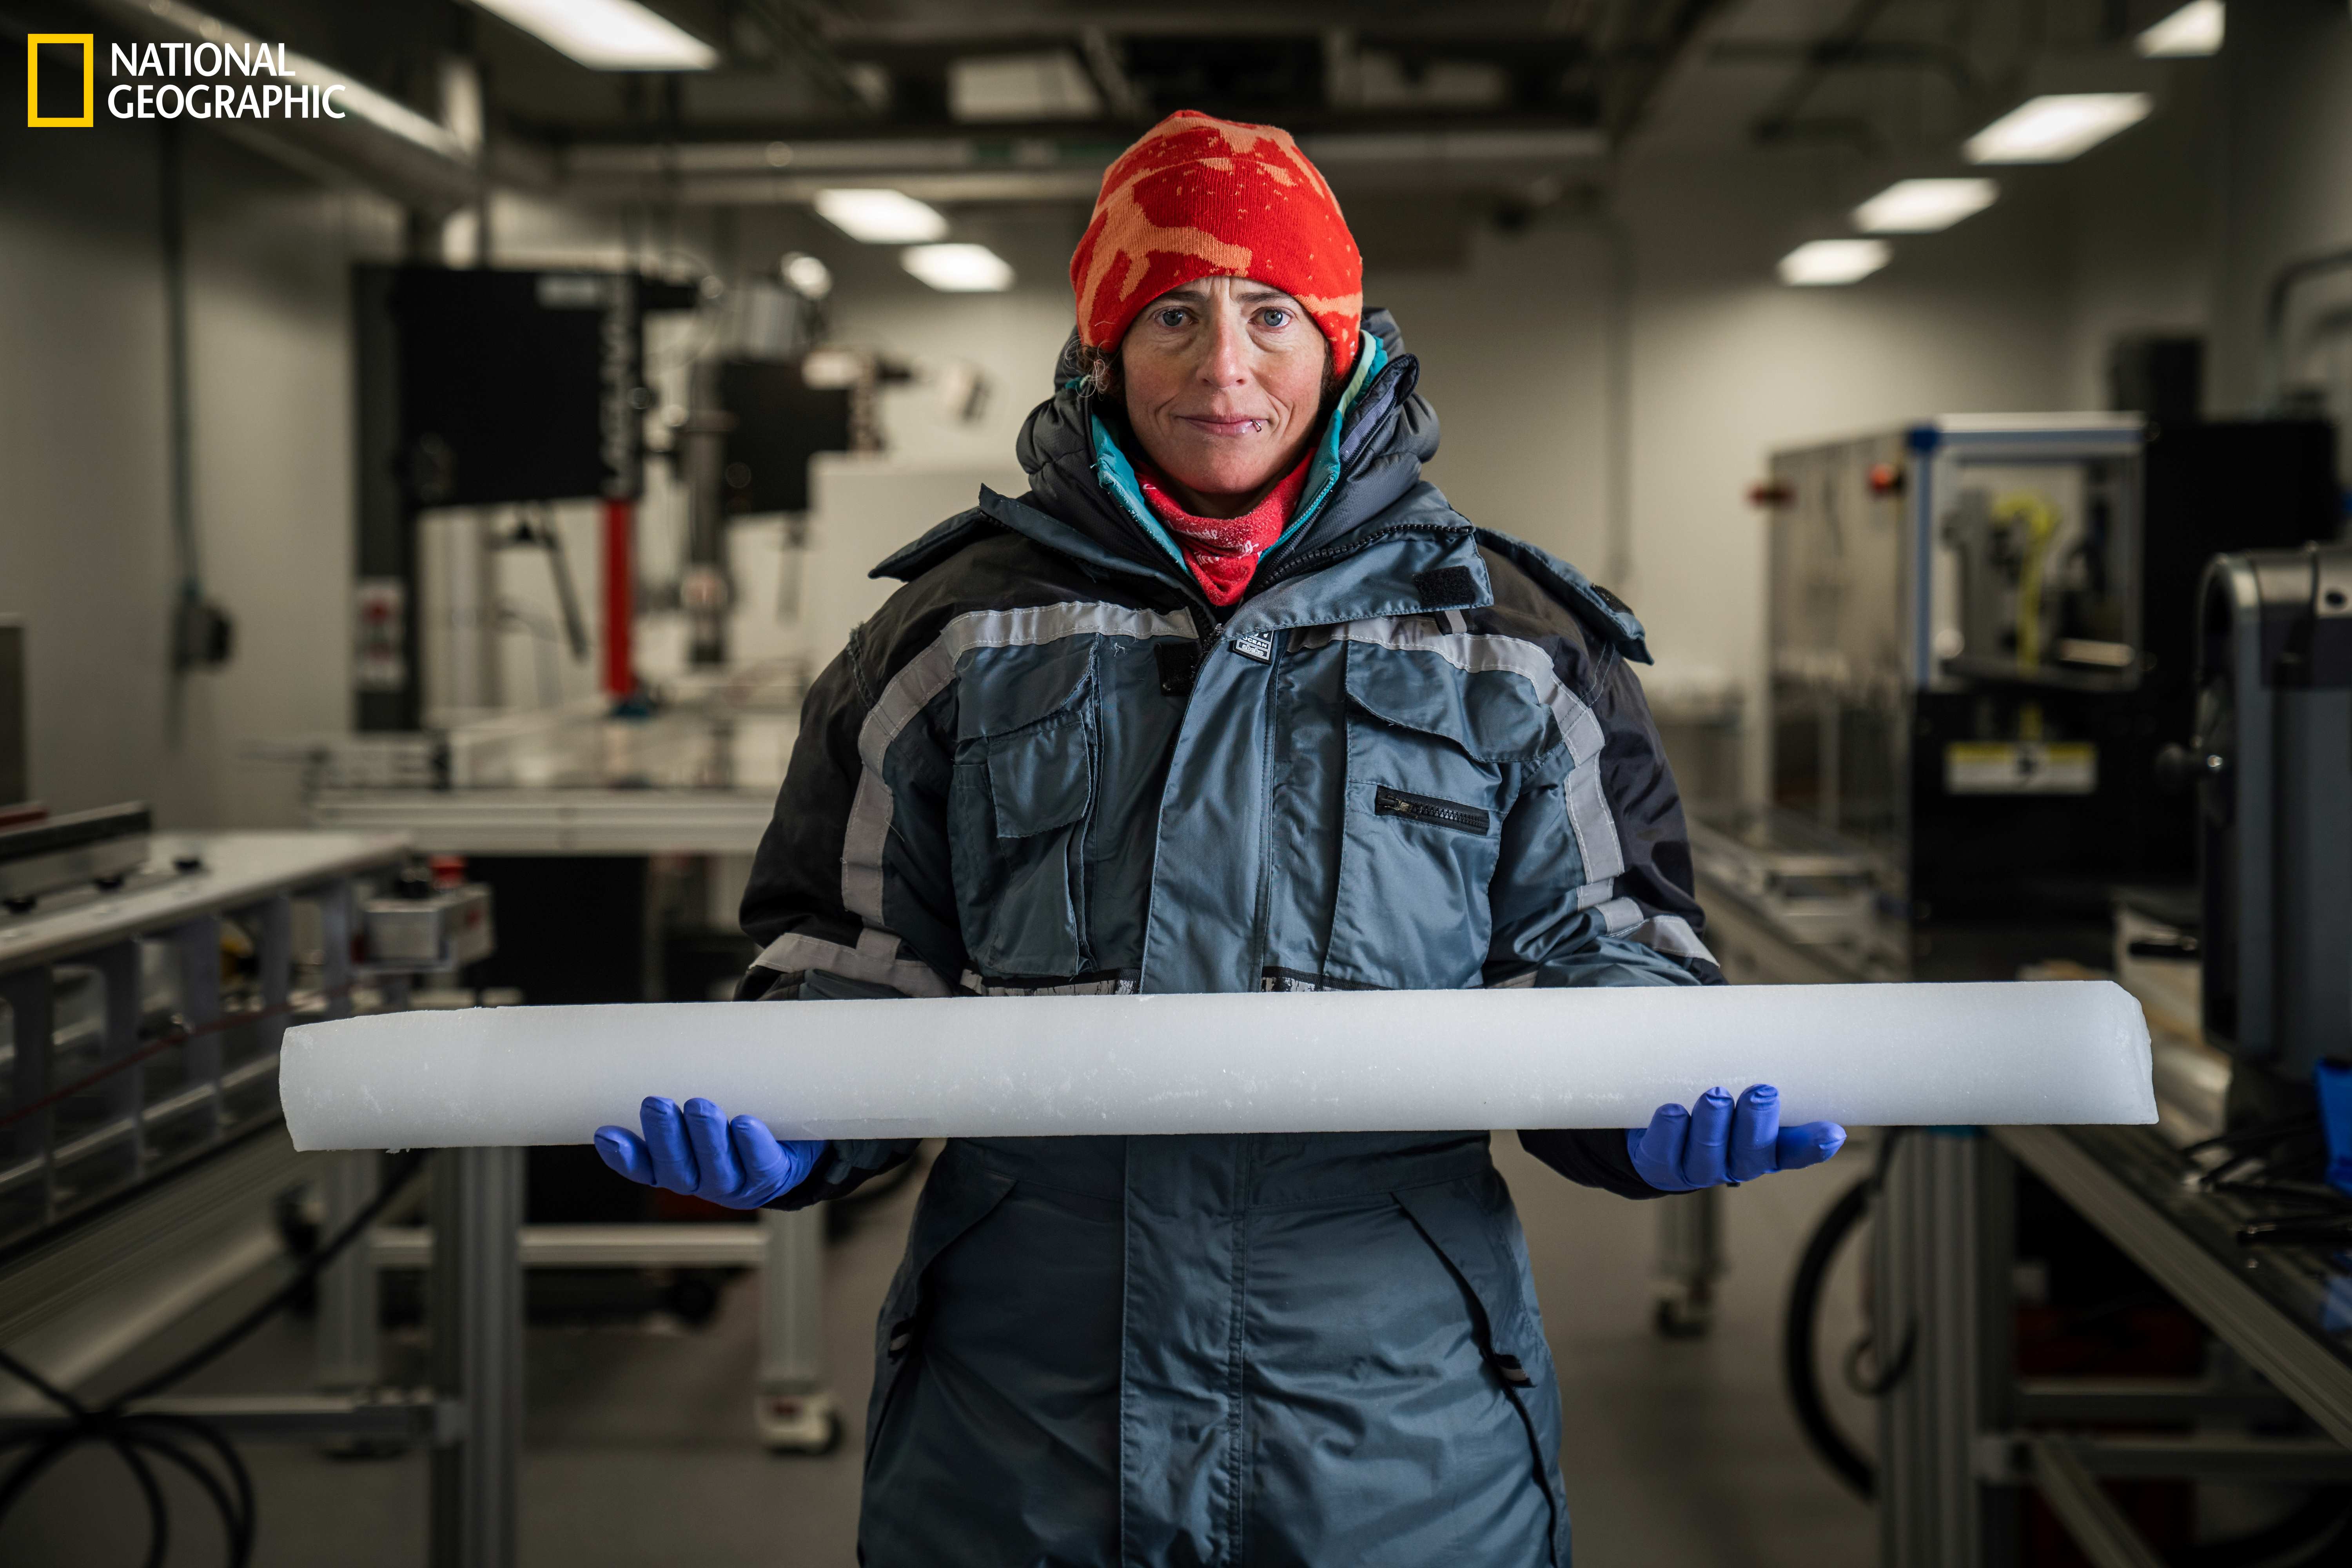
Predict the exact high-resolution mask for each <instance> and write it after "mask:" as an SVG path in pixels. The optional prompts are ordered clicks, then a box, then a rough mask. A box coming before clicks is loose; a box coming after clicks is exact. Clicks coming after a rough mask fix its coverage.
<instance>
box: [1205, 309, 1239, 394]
mask: <svg viewBox="0 0 2352 1568" xmlns="http://www.w3.org/2000/svg"><path fill="white" fill-rule="evenodd" d="M1249 377H1250V341H1249V334H1248V333H1247V332H1246V331H1243V330H1242V326H1241V323H1240V322H1238V321H1232V320H1230V319H1228V318H1226V317H1223V316H1219V317H1216V318H1214V319H1213V320H1212V321H1210V323H1209V334H1208V342H1207V343H1206V345H1205V348H1204V351H1203V353H1202V359H1201V379H1202V380H1203V381H1206V382H1208V383H1209V384H1211V385H1213V386H1238V385H1240V384H1243V383H1244V382H1246V381H1248V380H1249Z"/></svg>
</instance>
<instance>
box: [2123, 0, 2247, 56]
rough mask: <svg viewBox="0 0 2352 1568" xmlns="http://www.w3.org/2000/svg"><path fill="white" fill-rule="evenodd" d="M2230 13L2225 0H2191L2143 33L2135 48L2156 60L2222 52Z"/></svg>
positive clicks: (2134, 45)
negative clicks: (2222, 2) (2224, 28)
mask: <svg viewBox="0 0 2352 1568" xmlns="http://www.w3.org/2000/svg"><path fill="white" fill-rule="evenodd" d="M2228 16H2229V13H2228V11H2227V10H2226V9H2225V8H2224V7H2223V5H2221V0H2189V4H2188V5H2183V6H2182V7H2181V8H2180V9H2179V10H2178V11H2175V12H2174V13H2173V14H2172V15H2171V16H2167V17H2166V18H2165V19H2164V20H2163V21H2161V22H2158V24H2157V25H2156V26H2153V27H2150V28H2149V29H2148V30H2147V31H2146V32H2145V33H2142V34H2141V35H2140V36H2139V38H2138V40H2137V42H2136V43H2134V44H2133V45H2132V47H2134V48H2136V49H2137V50H2138V51H2139V52H2140V53H2141V54H2143V55H2145V56H2147V58H2149V59H2152V60H2185V59H2195V58H2199V57H2200V56H2203V55H2218V54H2220V53H2221V34H2222V31H2223V23H2224V22H2225V21H2226V19H2227V17H2228Z"/></svg>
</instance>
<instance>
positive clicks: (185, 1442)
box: [0, 1150, 425, 1568]
mask: <svg viewBox="0 0 2352 1568" xmlns="http://www.w3.org/2000/svg"><path fill="white" fill-rule="evenodd" d="M424 1168H425V1152H424V1151H422V1150H415V1151H412V1152H409V1153H408V1154H407V1155H405V1156H404V1157H403V1159H402V1160H401V1162H400V1163H398V1164H396V1165H395V1166H394V1168H393V1170H392V1172H391V1173H390V1174H389V1175H388V1176H387V1177H386V1178H385V1180H384V1183H383V1186H382V1187H381V1188H380V1189H379V1190H378V1191H377V1193H376V1194H375V1196H374V1197H373V1198H371V1199H369V1200H368V1201H367V1203H366V1204H365V1205H362V1207H361V1209H360V1211H359V1212H358V1213H357V1214H355V1215H352V1217H351V1218H350V1220H348V1221H347V1222H345V1224H344V1226H343V1227H342V1228H341V1230H339V1231H337V1232H336V1233H335V1234H334V1235H333V1236H332V1237H329V1238H328V1240H327V1241H326V1243H325V1244H324V1245H323V1246H321V1247H319V1248H318V1249H317V1250H316V1251H314V1252H312V1253H311V1254H310V1257H308V1258H304V1259H303V1260H302V1264H301V1266H300V1267H299V1268H297V1269H296V1270H295V1271H294V1273H293V1275H292V1276H291V1277H290V1278H289V1279H287V1280H286V1281H285V1283H283V1284H282V1285H280V1286H279V1287H278V1289H275V1290H273V1291H271V1292H270V1293H269V1295H268V1297H267V1298H265V1299H264V1300H262V1301H261V1302H260V1303H259V1304H257V1306H255V1307H253V1308H252V1309H250V1310H247V1311H246V1312H245V1313H244V1314H242V1315H241V1316H239V1317H238V1318H237V1320H236V1321H235V1322H233V1323H231V1324H230V1325H229V1326H228V1327H227V1328H226V1329H223V1330H222V1331H219V1332H218V1333H216V1334H215V1335H213V1336H212V1337H211V1338H210V1339H208V1340H206V1341H205V1342H204V1343H203V1344H200V1345H198V1346H197V1347H196V1348H195V1349H194V1350H192V1351H190V1352H187V1353H186V1354H184V1355H183V1356H181V1357H180V1358H179V1359H178V1360H176V1361H174V1362H173V1363H171V1364H170V1365H169V1366H166V1367H165V1368H163V1371H161V1372H158V1373H154V1374H153V1375H152V1376H149V1377H146V1378H142V1380H140V1382H139V1383H138V1384H135V1385H133V1386H132V1387H131V1388H130V1389H129V1390H127V1391H125V1392H124V1393H122V1394H117V1395H116V1396H115V1397H114V1398H113V1399H111V1400H110V1401H108V1402H107V1403H106V1404H105V1405H100V1406H96V1407H93V1406H91V1405H86V1404H84V1403H83V1402H82V1401H81V1400H79V1399H78V1398H76V1397H75V1396H74V1395H73V1394H68V1392H66V1391H65V1390H64V1389H62V1388H59V1387H58V1385H57V1384H53V1383H51V1382H50V1381H49V1380H48V1379H47V1378H46V1377H43V1376H42V1375H41V1374H40V1373H37V1372H36V1371H34V1370H33V1369H32V1368H31V1367H29V1366H26V1364H25V1363H23V1362H20V1361H18V1360H17V1359H16V1357H15V1356H13V1355H11V1354H9V1353H8V1352H6V1351H5V1350H0V1372H5V1373H8V1374H9V1375H10V1376H12V1377H14V1378H16V1380H17V1381H18V1382H20V1383H22V1384H25V1385H26V1387H28V1388H30V1389H32V1390H33V1391H34V1392H35V1393H37V1394H39V1395H40V1396H41V1397H42V1398H44V1399H46V1400H47V1401H48V1402H49V1403H50V1404H52V1405H56V1406H57V1407H58V1409H59V1410H61V1411H63V1412H64V1413H65V1415H66V1416H67V1421H66V1423H65V1424H64V1425H63V1426H58V1427H57V1428H55V1429H53V1430H50V1431H47V1432H31V1433H26V1434H25V1435H23V1436H17V1437H13V1438H8V1439H5V1440H0V1454H6V1453H8V1452H10V1451H12V1450H14V1449H16V1448H21V1447H27V1446H29V1447H31V1449H32V1452H30V1453H28V1454H26V1456H25V1457H24V1458H21V1459H19V1460H18V1461H17V1462H16V1465H15V1467H14V1468H11V1469H10V1470H9V1471H8V1473H7V1475H6V1476H5V1478H0V1524H5V1522H6V1521H7V1517H8V1513H9V1510H11V1509H13V1508H15V1507H16V1503H17V1501H18V1500H19V1499H21V1498H22V1497H23V1496H24V1495H25V1493H26V1491H27V1490H28V1489H30V1488H31V1487H32V1485H33V1483H34V1482H35V1481H37V1480H38V1479H40V1478H41V1477H42V1476H43V1475H45V1474H47V1472H48V1470H49V1469H50V1468H52V1467H53V1466H55V1465H56V1464H57V1463H58V1461H59V1460H60V1459H62V1458H65V1457H66V1456H67V1455H68V1453H70V1452H72V1450H73V1449H75V1448H76V1447H79V1446H80V1445H82V1444H84V1443H101V1444H104V1445H106V1446H107V1447H110V1448H112V1449H113V1450H114V1451H115V1452H116V1453H117V1454H118V1455H120V1456H121V1458H122V1461H123V1464H124V1465H125V1466H126V1467H127V1468H129V1469H130V1470H131V1477H132V1479H134V1480H136V1481H137V1482H138V1484H139V1489H140V1492H141V1495H142V1498H143V1499H144V1500H145V1501H146V1504H147V1518H148V1542H147V1563H148V1568H162V1563H163V1554H164V1552H166V1551H167V1550H168V1549H169V1545H170V1540H171V1523H170V1512H169V1510H168V1507H167V1506H166V1504H165V1501H164V1498H163V1489H162V1487H161V1486H160V1485H159V1484H158V1483H157V1481H156V1479H155V1474H154V1470H153V1468H152V1466H150V1465H149V1464H148V1463H147V1456H150V1455H152V1456H153V1457H154V1458H159V1459H162V1460H163V1461H165V1462H166V1463H169V1464H171V1465H173V1466H176V1467H177V1468H180V1469H181V1470H184V1471H185V1472H186V1473H187V1475H188V1476H189V1478H190V1479H193V1480H194V1482H195V1484H196V1486H197V1488H198V1489H200V1490H202V1491H203V1492H204V1494H205V1499H206V1500H207V1501H209V1502H210V1503H211V1504H212V1506H213V1511H214V1512H215V1514H217V1515H218V1516H219V1518H220V1521H221V1532H222V1535H223V1536H224V1538H225V1539H226V1542H227V1545H228V1563H229V1568H247V1564H248V1563H251V1562H252V1560H253V1543H254V1523H255V1521H254V1494H253V1476H252V1472H251V1471H249V1470H247V1468H246V1465H245V1460H244V1458H243V1457H242V1456H241V1455H239V1454H238V1453H237V1451H236V1445H235V1444H234V1443H232V1442H230V1441H229V1440H228V1438H227V1437H226V1436H225V1435H224V1434H223V1433H222V1432H221V1431H220V1429H219V1428H218V1427H216V1426H213V1425H212V1424H210V1423H209V1422H206V1421H202V1420H199V1419H197V1418H196V1417H194V1416H193V1415H178V1414H174V1413H172V1412H168V1411H153V1410H145V1411H142V1410H132V1409H131V1408H129V1406H131V1405H132V1404H134V1403H135V1402H137V1401H139V1400H142V1399H150V1398H152V1397H153V1396H154V1395H155V1394H159V1393H161V1392H162V1391H163V1390H164V1389H166V1388H169V1387H171V1386H172V1385H173V1384H176V1383H179V1382H180V1381H182V1380H183V1379H184V1378H186V1377H187V1376H189V1375H190V1374H191V1373H195V1372H197V1371H199V1370H200V1369H202V1368H204V1367H205V1366H207V1365H209V1364H211V1363H213V1362H214V1361H216V1360H217V1359H219V1357H220V1356H221V1355H222V1354H223V1353H224V1352H227V1351H228V1350H229V1349H231V1348H232V1347H233V1346H235V1345H236V1344H237V1343H239V1342H242V1341H243V1340H244V1339H245V1338H246V1337H247V1336H248V1335H250V1334H251V1333H252V1332H253V1331H255V1330H256V1329H257V1328H259V1327H260V1326H261V1325H262V1324H264V1323H266V1322H268V1321H269V1320H270V1318H272V1317H273V1316H275V1315H276V1314H277V1313H278V1312H279V1311H281V1310H284V1309H285V1308H286V1307H287V1306H288V1305H289V1303H291V1302H292V1301H293V1300H295V1299H296V1298H297V1297H299V1296H300V1295H302V1294H303V1293H304V1292H306V1291H308V1290H309V1289H310V1288H311V1287H312V1286H313V1285H315V1284H316V1283H317V1281H318V1278H319V1276H320V1274H321V1273H322V1272H324V1271H325V1269H326V1268H327V1266H328V1265H329V1264H331V1263H332V1262H334V1260H335V1259H336V1258H338V1257H340V1256H341V1254H342V1252H343V1249H344V1248H346V1247H350V1246H351V1245H352V1243H354V1242H356V1241H357V1240H359V1238H360V1237H362V1236H364V1235H365V1234H366V1233H367V1230H368V1227H369V1226H373V1224H374V1223H375V1221H376V1219H377V1216H379V1215H382V1214H383V1211H384V1209H385V1208H386V1207H387V1206H389V1205H391V1203H392V1201H393V1199H394V1198H395V1197H397V1196H399V1195H400V1193H401V1191H402V1190H403V1189H404V1188H405V1187H406V1186H407V1185H408V1184H409V1183H410V1182H411V1181H413V1180H415V1177H416V1174H417V1173H418V1172H419V1171H421V1170H423V1169H424ZM192 1445H193V1446H200V1447H202V1448H204V1449H209V1450H210V1458H211V1459H212V1461H213V1462H212V1463H209V1464H208V1463H206V1462H205V1458H201V1457H199V1455H198V1454H196V1453H192V1452H190V1446H192ZM215 1466H217V1469H215ZM224 1478H226V1481H225V1482H224Z"/></svg>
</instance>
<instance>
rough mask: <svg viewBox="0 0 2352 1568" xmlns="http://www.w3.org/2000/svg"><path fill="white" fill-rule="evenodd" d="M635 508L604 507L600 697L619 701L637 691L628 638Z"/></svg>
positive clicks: (629, 504)
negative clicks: (601, 688)
mask: <svg viewBox="0 0 2352 1568" xmlns="http://www.w3.org/2000/svg"><path fill="white" fill-rule="evenodd" d="M636 524H637V504H636V502H635V501H631V500H608V501H606V502H605V503H604V694H605V695H606V696H607V697H612V698H616V699H617V698H623V697H626V696H628V695H629V693H631V692H633V691H635V689H637V670H636V657H635V649H634V648H633V647H631V641H630V635H631V632H632V630H633V629H634V627H635V623H636V616H637V567H636V552H635V542H636Z"/></svg>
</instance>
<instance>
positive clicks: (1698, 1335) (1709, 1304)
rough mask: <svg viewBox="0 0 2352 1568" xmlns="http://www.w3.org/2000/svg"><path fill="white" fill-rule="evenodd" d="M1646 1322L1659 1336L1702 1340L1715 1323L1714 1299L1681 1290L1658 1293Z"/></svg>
mask: <svg viewBox="0 0 2352 1568" xmlns="http://www.w3.org/2000/svg"><path fill="white" fill-rule="evenodd" d="M1650 1322H1651V1326H1652V1327H1654V1328H1655V1329H1656V1330H1657V1331H1658V1334H1659V1337H1660V1338H1662V1339H1669V1340H1703V1339H1705V1338H1706V1336H1707V1331H1709V1330H1710V1329H1712V1328H1714V1326H1715V1303H1714V1302H1713V1301H1711V1300H1708V1299H1706V1297H1704V1296H1694V1295H1685V1294H1684V1293H1683V1292H1681V1291H1676V1292H1675V1293H1674V1294H1672V1295H1667V1296H1661V1297H1659V1298H1658V1305H1657V1308H1656V1310H1654V1312H1653V1313H1652V1314H1651V1317H1650Z"/></svg>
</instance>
